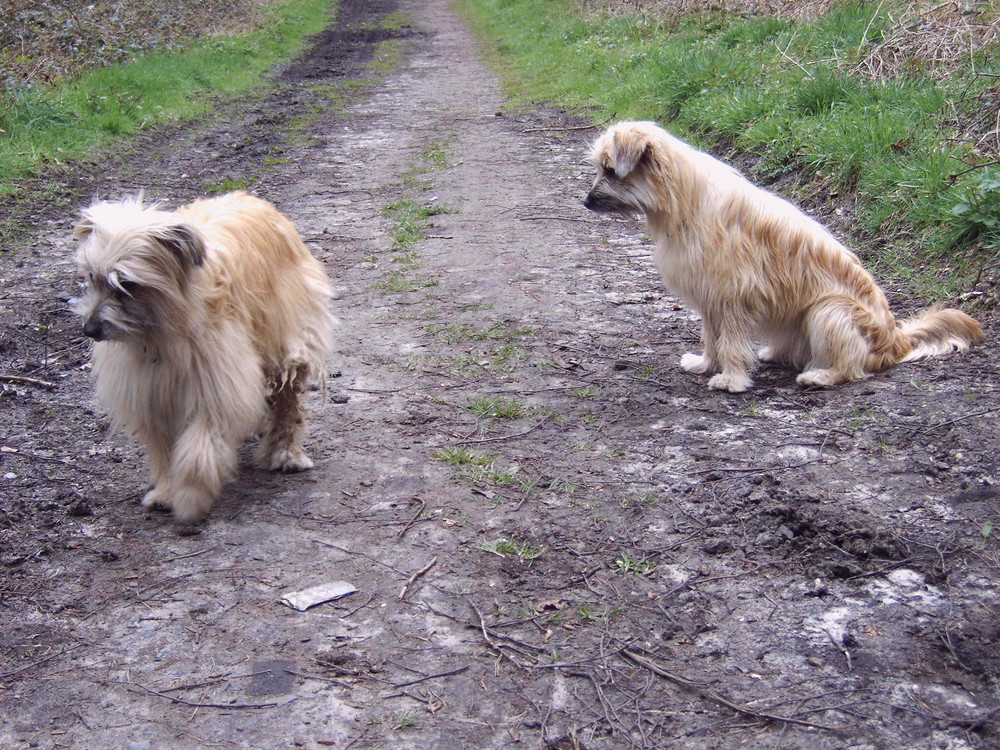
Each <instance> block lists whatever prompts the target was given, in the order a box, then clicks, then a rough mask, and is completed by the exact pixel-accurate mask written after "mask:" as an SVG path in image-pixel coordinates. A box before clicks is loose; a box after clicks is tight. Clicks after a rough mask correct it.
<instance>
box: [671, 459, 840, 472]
mask: <svg viewBox="0 0 1000 750" xmlns="http://www.w3.org/2000/svg"><path fill="white" fill-rule="evenodd" d="M822 460H823V459H822V458H813V459H810V460H808V461H802V462H801V463H797V464H786V465H785V466H748V467H733V466H719V467H716V468H714V469H698V471H691V472H688V473H689V474H712V473H713V472H719V473H724V474H761V473H763V472H766V471H788V470H790V469H801V468H802V467H803V466H808V465H809V464H815V463H819V462H820V461H822Z"/></svg>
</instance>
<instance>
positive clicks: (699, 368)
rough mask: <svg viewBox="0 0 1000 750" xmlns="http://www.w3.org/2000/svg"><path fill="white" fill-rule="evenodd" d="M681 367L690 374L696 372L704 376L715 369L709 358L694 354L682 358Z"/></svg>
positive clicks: (689, 353)
mask: <svg viewBox="0 0 1000 750" xmlns="http://www.w3.org/2000/svg"><path fill="white" fill-rule="evenodd" d="M681 367H683V368H684V369H685V370H687V371H688V372H694V373H697V374H699V375H704V374H705V373H706V372H711V371H712V369H713V368H712V363H711V362H709V361H708V358H707V357H705V356H703V355H701V354H692V353H691V352H688V353H687V354H685V355H683V356H682V357H681Z"/></svg>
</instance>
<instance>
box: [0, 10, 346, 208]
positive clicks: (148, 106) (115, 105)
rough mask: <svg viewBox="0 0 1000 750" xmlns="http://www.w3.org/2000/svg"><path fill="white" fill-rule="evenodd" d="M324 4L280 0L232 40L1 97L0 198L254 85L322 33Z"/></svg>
mask: <svg viewBox="0 0 1000 750" xmlns="http://www.w3.org/2000/svg"><path fill="white" fill-rule="evenodd" d="M331 7H332V3H331V1H330V0H284V1H283V2H279V3H275V4H274V5H271V6H269V8H268V13H267V14H266V15H265V17H264V18H263V19H262V25H261V26H260V27H259V28H257V29H255V30H253V31H250V32H247V33H243V34H239V35H236V36H216V37H211V38H205V39H201V40H199V41H197V42H194V43H192V44H190V45H189V46H187V47H185V48H184V49H182V50H180V51H176V52H155V53H149V54H145V55H143V56H141V57H138V58H136V59H135V60H133V61H131V62H127V63H122V64H114V65H108V66H105V67H101V68H96V69H93V70H90V71H88V72H86V73H84V74H83V75H81V76H80V77H79V78H77V79H75V80H73V81H69V82H65V83H62V84H61V85H58V86H54V87H45V86H33V87H16V88H11V89H8V90H5V91H3V92H2V93H0V104H2V106H0V196H7V197H8V198H10V197H15V196H16V195H17V192H18V182H19V180H21V179H23V178H26V177H29V176H33V175H37V174H38V173H39V172H40V171H41V170H43V169H44V168H45V167H46V166H47V165H51V164H61V163H63V162H65V161H67V160H69V159H73V158H77V157H80V156H83V155H84V154H86V153H87V152H88V151H89V150H91V149H92V148H94V147H96V146H100V145H104V144H107V143H109V142H111V141H113V140H115V139H118V138H121V137H123V136H128V135H131V134H134V133H137V132H139V131H140V130H142V129H144V128H147V127H149V126H151V125H154V124H160V123H165V122H175V121H180V120H186V119H191V118H194V117H197V116H200V115H203V114H205V113H206V112H207V111H209V110H210V108H211V107H213V106H214V105H217V103H218V97H219V96H233V95H237V94H244V93H246V92H248V91H253V90H254V89H256V88H259V87H260V86H261V82H262V79H263V77H264V76H265V75H266V73H267V71H268V70H270V69H271V68H273V67H274V65H275V64H276V63H278V62H279V61H281V60H283V59H287V58H288V57H289V56H291V55H292V54H294V53H295V52H297V51H298V50H300V49H301V48H302V47H303V40H304V38H305V37H306V36H307V35H309V34H312V33H316V32H318V31H320V30H322V29H323V28H324V27H325V26H326V24H327V22H328V20H329V16H328V11H329V9H330V8H331Z"/></svg>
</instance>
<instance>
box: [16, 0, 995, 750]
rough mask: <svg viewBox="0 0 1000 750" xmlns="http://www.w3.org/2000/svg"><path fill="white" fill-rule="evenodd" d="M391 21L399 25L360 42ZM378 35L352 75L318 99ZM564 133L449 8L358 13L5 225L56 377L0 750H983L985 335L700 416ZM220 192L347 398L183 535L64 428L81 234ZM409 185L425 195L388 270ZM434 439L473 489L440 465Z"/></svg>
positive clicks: (124, 443)
mask: <svg viewBox="0 0 1000 750" xmlns="http://www.w3.org/2000/svg"><path fill="white" fill-rule="evenodd" d="M392 11H401V12H404V13H406V14H408V15H409V17H410V18H411V19H412V23H411V24H408V25H404V26H403V27H401V28H396V29H392V30H389V31H375V30H373V29H377V28H378V26H379V23H378V21H379V18H380V17H381V16H382V15H383V14H386V13H389V12H392ZM386 40H388V41H390V42H392V43H393V44H395V45H396V47H397V48H398V49H399V50H400V51H401V54H400V57H399V59H398V61H397V62H396V63H395V64H394V65H393V66H392V67H391V69H390V70H389V71H388V72H386V73H385V74H384V77H383V78H382V79H380V80H379V82H377V83H374V84H372V85H370V86H369V87H367V88H364V89H351V90H350V91H349V92H348V93H349V95H348V96H347V98H346V99H344V100H343V103H340V102H334V101H332V100H331V99H329V98H327V97H324V96H323V95H322V94H321V93H319V92H318V90H317V87H316V86H315V85H313V84H316V83H320V84H333V83H337V82H338V81H345V80H348V79H360V78H366V77H369V76H370V73H368V72H366V70H365V68H364V66H365V65H366V64H367V62H368V61H369V60H370V58H371V55H372V53H373V50H374V48H373V45H375V44H377V43H379V42H384V41H386ZM400 42H402V46H401V47H400V45H399V43H400ZM380 49H382V50H383V51H385V50H386V49H388V47H386V46H385V45H383V46H382V47H381V48H380ZM308 113H312V116H311V117H306V116H305V115H307V114H308ZM303 123H304V124H303ZM581 125H583V123H581V122H579V121H577V120H574V119H573V118H571V117H569V116H567V115H565V114H562V113H559V112H554V111H551V110H545V109H538V110H536V111H531V112H522V111H514V110H511V109H510V108H509V107H508V106H507V104H506V103H505V101H504V98H503V96H502V94H501V91H500V89H499V85H498V83H497V81H496V79H495V78H494V77H493V76H492V74H490V73H489V72H488V71H487V70H486V69H485V68H484V66H483V64H482V63H481V62H480V61H479V58H478V57H477V54H476V48H475V46H474V44H473V41H472V39H471V37H470V34H469V32H468V31H467V29H466V28H465V27H464V25H463V24H462V23H461V21H460V20H459V18H458V17H456V16H455V15H454V14H453V13H452V12H451V11H449V9H448V7H447V4H446V2H445V1H444V0H426V1H425V2H418V0H399V1H398V5H396V4H394V2H393V0H385V1H384V2H376V3H364V2H361V0H357V2H353V3H351V2H344V3H343V4H342V10H341V16H340V18H339V19H338V22H337V23H335V24H334V25H333V27H331V30H330V31H329V32H328V33H327V34H324V35H322V36H321V37H319V38H318V39H317V40H316V44H315V46H314V47H313V48H312V49H311V50H310V51H309V52H307V53H306V54H305V55H303V57H302V58H301V59H300V60H298V61H296V62H295V63H294V64H291V65H290V66H288V67H287V68H286V69H284V70H283V71H282V72H281V73H280V74H279V75H278V77H277V81H276V87H275V90H274V92H272V93H269V94H267V95H266V96H265V97H264V98H263V99H261V100H259V101H256V102H247V103H245V104H244V105H241V107H239V108H237V109H235V110H232V111H227V112H225V113H224V114H223V115H222V116H220V119H219V120H217V121H213V122H210V123H205V124H201V125H197V126H193V127H190V128H184V129H175V130H171V131H163V132H159V133H153V134H148V135H146V136H144V137H143V139H141V140H140V142H139V145H138V146H137V148H136V150H135V152H134V153H130V154H125V155H122V156H120V157H118V158H111V156H110V155H108V156H106V157H104V158H103V159H102V160H95V161H94V162H92V163H89V164H83V165H78V166H77V167H75V168H74V171H73V172H72V178H73V180H74V183H73V185H72V186H71V187H72V188H73V192H72V195H73V196H74V200H73V201H71V203H72V205H69V206H51V205H38V206H36V207H35V208H34V209H33V211H34V213H32V214H30V215H29V218H31V222H30V223H31V226H32V230H31V233H30V235H29V236H27V237H25V238H24V246H23V247H21V248H20V249H17V250H16V251H11V252H8V253H6V254H5V255H3V256H2V257H0V260H2V262H3V267H2V282H0V283H2V291H0V305H2V310H3V319H4V329H3V332H2V333H0V374H5V375H20V376H29V377H34V378H37V379H40V380H43V381H47V382H50V383H53V384H54V387H53V388H52V389H51V390H49V389H46V388H44V387H40V386H38V385H35V384H30V383H25V382H17V383H15V382H5V383H2V387H3V391H2V393H0V410H2V414H3V421H2V422H0V446H2V450H3V452H2V453H0V482H2V484H0V492H2V500H0V510H2V513H0V619H2V623H3V627H2V630H0V747H21V746H37V747H44V748H49V747H72V748H136V749H139V748H167V747H169V748H203V747H253V748H258V747H259V748H284V747H306V748H317V747H338V748H348V747H353V748H360V747H374V748H444V749H448V748H516V747H525V748H575V747H579V748H591V749H592V750H596V749H597V748H623V747H643V748H652V747H670V748H689V749H691V750H694V749H696V748H697V749H699V750H700V749H703V748H736V747H747V748H761V749H763V748H805V747H808V748H811V749H812V750H833V749H834V748H879V749H883V748H884V749H886V750H889V749H890V748H892V749H896V748H910V749H918V748H920V749H924V748H927V749H929V748H948V749H949V750H960V749H962V748H995V747H1000V738H998V737H1000V736H998V734H997V724H996V719H997V713H996V711H997V707H998V705H1000V700H998V699H1000V695H998V687H997V685H998V683H997V677H998V671H1000V653H998V651H997V643H998V636H1000V612H998V606H997V583H998V579H1000V576H998V558H997V552H998V549H997V544H996V541H995V534H993V533H992V531H991V530H990V528H989V527H988V526H986V524H990V523H994V522H995V521H996V520H997V510H996V509H997V496H998V494H1000V493H998V491H997V489H996V483H997V456H998V438H997V430H996V418H997V411H998V410H1000V399H998V396H997V382H998V379H997V374H998V363H997V359H996V356H995V354H994V350H995V344H996V342H995V336H994V334H993V331H992V328H991V326H990V322H991V321H990V319H989V316H987V315H985V314H983V312H982V311H980V312H979V313H978V314H979V315H980V316H981V317H984V319H985V321H986V323H987V336H986V341H985V342H984V343H983V344H982V345H981V346H979V347H977V348H976V349H974V350H973V351H971V352H969V353H968V354H966V355H963V356H961V357H956V358H950V359H942V360H934V361H929V362H923V363H915V364H910V365H904V366H900V367H897V368H896V369H894V370H892V371H890V372H887V373H884V374H882V375H879V376H878V377H875V378H873V379H871V380H868V381H865V382H861V383H855V384H851V385H848V386H845V387H840V388H837V389H832V390H827V391H804V390H802V389H801V388H800V387H798V386H797V385H796V384H795V382H794V373H792V372H789V371H784V370H778V369H774V368H763V369H762V370H760V371H759V372H758V374H757V386H756V387H755V389H754V390H752V391H751V392H749V393H748V394H745V395H741V396H733V395H728V394H720V393H716V392H710V391H709V390H708V389H707V388H706V385H705V380H704V379H703V378H701V377H698V376H693V375H690V374H687V373H684V372H683V371H681V370H680V369H679V368H678V366H677V361H678V359H679V357H680V355H681V354H682V353H683V352H685V351H688V350H691V349H693V348H694V347H695V346H696V344H697V336H698V324H697V320H696V319H695V318H694V317H693V316H692V315H691V314H690V313H689V312H688V311H686V310H685V309H683V308H682V307H681V306H680V305H679V304H677V303H676V301H675V300H672V299H671V298H669V297H667V296H665V295H664V293H663V292H662V291H661V288H660V285H659V282H658V281H657V278H656V275H655V272H654V270H653V267H652V263H651V261H650V250H649V246H648V243H647V242H646V240H645V238H644V237H643V233H642V228H641V226H640V225H639V224H638V223H637V222H634V221H631V220H625V219H608V218H604V217H599V216H596V215H592V214H588V213H587V212H586V211H585V210H584V209H583V208H582V205H581V201H582V198H583V196H584V194H585V193H586V189H587V187H588V185H589V181H590V169H589V167H588V166H587V165H586V164H585V163H584V160H585V154H586V146H587V143H588V142H589V141H590V140H591V139H592V138H593V137H594V135H595V133H594V131H592V130H575V129H572V128H575V127H579V126H581ZM544 126H554V127H555V128H557V129H552V130H544V129H540V128H543V127H544ZM441 153H443V154H444V156H445V158H444V160H443V162H442V161H440V160H438V159H437V158H436V156H435V155H437V154H441ZM246 176H253V177H254V181H253V182H252V184H251V186H250V189H251V190H252V191H253V192H254V193H256V194H258V195H261V196H262V197H265V198H268V199H269V200H271V201H273V202H274V203H276V204H277V205H278V206H279V207H280V208H282V210H284V211H285V212H286V213H287V214H288V215H289V216H290V217H291V218H292V219H293V220H294V221H295V222H296V224H297V225H298V226H299V227H300V229H301V231H302V233H303V235H304V236H305V237H306V239H307V241H308V242H309V243H310V244H311V246H312V247H313V248H314V250H315V251H316V254H317V256H318V257H320V258H321V259H322V261H323V262H324V263H325V264H326V267H327V269H328V270H329V272H330V274H331V276H332V277H333V279H334V281H335V285H336V287H337V289H338V292H339V299H338V300H336V302H335V303H334V311H335V313H336V314H337V315H338V317H339V318H340V319H341V320H342V326H341V328H340V329H339V333H338V344H337V351H336V353H335V355H334V356H333V357H332V360H331V369H332V370H333V371H335V372H336V373H338V374H337V375H336V376H334V377H332V378H331V380H330V382H329V397H328V398H327V399H326V400H325V401H323V400H322V399H321V398H320V395H319V394H313V395H311V396H310V401H309V405H310V408H311V410H312V422H311V425H310V431H309V439H308V446H309V449H310V451H311V453H312V455H313V456H314V458H315V459H316V460H317V467H316V468H315V469H314V470H313V471H311V472H308V473H306V474H301V475H293V476H281V475H271V474H267V473H264V472H261V471H258V470H255V469H253V468H252V467H251V466H250V465H249V463H248V462H245V465H244V467H243V469H242V471H241V474H240V476H239V478H238V479H237V480H236V481H235V482H233V483H232V484H231V485H229V486H228V487H227V488H226V490H225V492H224V495H223V497H222V499H221V500H220V502H219V503H218V504H217V506H216V508H215V509H214V511H213V513H212V515H211V517H210V518H209V519H208V521H207V522H206V523H204V524H203V525H201V526H199V527H198V528H196V529H193V530H190V529H188V530H183V529H181V530H179V529H178V528H177V527H176V526H175V525H174V524H173V523H172V522H171V521H170V519H169V517H167V516H165V515H164V514H161V513H147V512H144V511H142V510H141V509H140V508H139V506H138V499H139V498H140V497H141V494H142V493H143V491H144V490H145V474H144V467H143V459H142V454H141V451H140V450H139V449H138V448H137V447H136V446H135V445H133V444H132V443H131V442H129V440H127V439H126V438H125V437H123V436H120V435H114V434H110V433H109V432H108V430H107V422H106V420H105V419H104V418H103V417H101V416H100V415H99V414H98V413H97V411H96V409H95V408H94V406H93V405H92V398H93V396H92V393H93V389H92V384H91V383H90V380H89V375H88V373H87V372H86V368H85V363H86V360H87V357H88V344H87V342H86V341H85V340H84V339H83V337H82V335H81V334H80V332H79V323H78V321H76V320H75V319H74V317H73V316H72V315H71V314H70V313H69V312H67V310H66V300H67V299H68V298H69V297H71V296H72V295H74V294H76V293H77V292H78V286H77V284H76V281H75V280H74V279H73V265H72V246H71V241H70V234H71V227H72V222H73V216H74V214H75V213H76V212H77V211H78V209H79V208H80V206H82V205H84V204H85V203H86V202H87V201H88V200H89V199H90V198H91V197H92V196H93V195H95V194H99V195H101V196H102V197H104V196H109V195H118V194H121V193H122V192H124V191H127V190H133V189H135V188H138V187H145V188H146V189H147V191H148V192H149V194H150V195H151V196H152V197H155V198H160V199H163V200H166V201H168V202H169V203H173V204H176V203H179V202H183V201H185V200H189V199H191V198H193V197H195V196H196V195H199V194H201V193H203V192H204V190H205V186H206V184H207V183H210V182H214V181H218V180H219V179H222V178H227V177H228V178H233V179H235V178H237V177H246ZM401 199H408V200H410V201H413V202H414V203H416V204H418V205H425V206H426V205H440V206H445V207H447V209H448V211H447V212H445V213H440V214H438V215H436V216H434V217H433V225H432V226H431V227H429V228H428V229H427V230H426V232H427V235H428V236H427V237H426V238H425V239H424V240H422V241H421V242H419V243H417V244H416V245H415V246H414V247H413V248H412V251H413V255H412V257H407V256H405V255H404V254H403V253H402V252H401V251H399V250H395V249H393V247H392V240H391V237H390V234H389V232H390V231H391V229H392V221H391V220H390V219H388V218H386V217H385V216H383V208H384V207H385V206H387V205H389V204H392V203H393V202H395V201H398V200H401ZM891 296H892V297H893V303H894V306H896V307H897V308H898V309H899V310H900V311H901V312H908V311H911V310H912V309H914V307H916V306H917V304H918V302H917V301H916V300H910V299H906V298H903V297H901V296H900V295H898V294H892V295H891ZM484 396H486V397H489V396H502V397H503V398H506V399H511V400H514V403H516V404H519V405H521V406H523V407H525V408H524V413H523V415H522V416H519V417H514V418H504V419H501V418H496V417H490V416H479V415H477V414H475V413H473V412H472V411H470V409H469V406H470V404H471V403H472V402H473V401H474V400H475V399H477V398H479V397H484ZM456 447H465V448H468V449H470V450H476V451H480V452H489V453H490V454H492V455H493V456H494V457H495V458H494V463H493V465H492V469H493V471H492V473H488V472H487V471H485V470H483V471H480V475H479V476H478V477H476V478H470V477H462V476H458V473H459V471H460V470H461V469H462V467H460V466H457V465H454V464H451V463H449V462H447V461H444V460H441V459H440V458H435V457H434V456H435V451H439V450H442V449H449V448H456ZM245 458H247V459H248V458H249V450H248V451H247V453H246V456H245ZM192 531H193V532H194V533H191V532H192ZM502 540H508V541H507V543H503V542H502ZM498 543H499V544H498ZM517 552H521V554H517ZM535 553H540V554H537V556H534V554H535ZM529 558H533V559H529ZM341 580H343V581H347V582H349V583H351V584H353V585H354V586H356V587H357V589H358V591H357V593H354V594H352V595H350V596H348V597H346V598H344V599H342V600H339V601H337V602H334V603H328V604H322V605H319V606H317V607H315V608H313V609H310V610H308V611H306V612H298V611H294V610H292V609H290V608H287V607H285V606H283V605H281V604H279V603H278V599H279V597H280V596H281V595H282V594H284V593H286V592H288V591H291V590H296V589H303V588H306V587H309V586H312V585H316V584H320V583H326V582H330V581H341ZM768 716H770V717H776V716H777V717H782V719H792V720H794V721H795V722H805V723H806V724H809V725H812V726H808V725H803V724H801V723H798V724H797V723H791V722H789V721H785V720H781V721H779V720H774V719H768V718H767V717H768Z"/></svg>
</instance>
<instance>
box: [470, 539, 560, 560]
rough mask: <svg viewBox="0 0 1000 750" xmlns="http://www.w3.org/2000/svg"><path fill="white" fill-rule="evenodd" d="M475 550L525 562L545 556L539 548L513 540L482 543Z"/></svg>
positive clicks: (543, 551)
mask: <svg viewBox="0 0 1000 750" xmlns="http://www.w3.org/2000/svg"><path fill="white" fill-rule="evenodd" d="M476 549H478V550H480V551H482V552H489V553H490V554H493V555H499V556H500V557H506V556H508V555H509V556H511V557H517V558H519V559H521V560H524V561H525V562H530V561H531V560H536V559H538V558H539V557H541V556H542V555H544V554H545V550H544V549H543V548H541V547H536V546H534V545H533V544H530V543H529V542H524V541H518V540H516V539H513V538H507V537H502V538H500V539H498V540H496V541H495V542H484V543H483V544H480V545H479V546H478V547H476Z"/></svg>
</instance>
